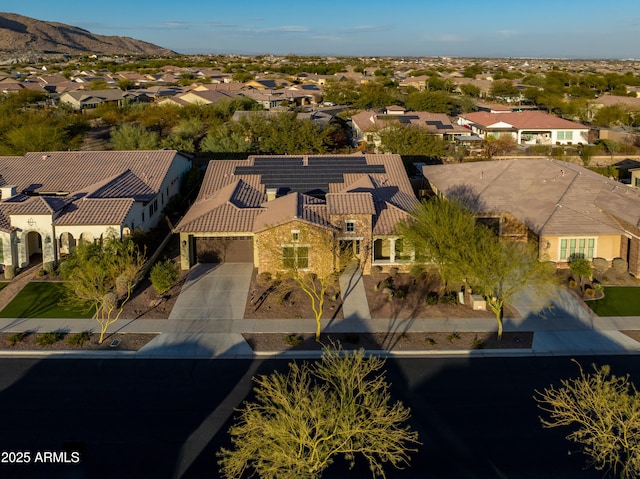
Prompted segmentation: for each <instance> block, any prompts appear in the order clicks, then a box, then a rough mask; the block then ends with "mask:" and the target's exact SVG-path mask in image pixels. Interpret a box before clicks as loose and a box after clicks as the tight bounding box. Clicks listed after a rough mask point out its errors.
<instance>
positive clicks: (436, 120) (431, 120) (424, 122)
mask: <svg viewBox="0 0 640 479" xmlns="http://www.w3.org/2000/svg"><path fill="white" fill-rule="evenodd" d="M387 110H389V108H387ZM390 111H393V110H390ZM351 121H352V122H353V123H354V125H356V126H357V127H358V128H359V129H360V130H361V131H364V132H366V131H379V130H380V128H385V127H389V126H391V125H392V124H400V125H413V126H419V127H422V128H425V129H427V130H428V131H429V132H431V133H433V134H439V135H442V134H450V135H452V134H456V133H458V134H460V133H465V134H468V133H469V130H467V129H466V128H464V127H463V126H460V125H456V124H455V123H452V122H451V120H450V119H449V117H448V116H447V115H446V114H444V113H430V112H426V111H408V112H405V113H404V114H402V115H399V114H390V115H382V114H379V113H377V112H375V111H370V110H369V111H363V112H361V113H358V114H356V115H353V116H352V117H351Z"/></svg>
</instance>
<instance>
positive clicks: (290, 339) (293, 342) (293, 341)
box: [284, 334, 303, 346]
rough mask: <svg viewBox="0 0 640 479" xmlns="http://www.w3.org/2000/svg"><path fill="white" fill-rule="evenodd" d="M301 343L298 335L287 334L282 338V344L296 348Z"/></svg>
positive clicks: (300, 337)
mask: <svg viewBox="0 0 640 479" xmlns="http://www.w3.org/2000/svg"><path fill="white" fill-rule="evenodd" d="M302 341H303V339H302V336H300V335H299V334H289V335H288V336H287V337H285V338H284V342H285V343H287V344H288V345H289V346H297V345H298V344H302Z"/></svg>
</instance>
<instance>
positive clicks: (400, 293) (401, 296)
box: [394, 289, 407, 299]
mask: <svg viewBox="0 0 640 479" xmlns="http://www.w3.org/2000/svg"><path fill="white" fill-rule="evenodd" d="M394 296H395V297H396V298H398V299H404V298H406V297H407V292H406V291H405V290H404V289H398V290H396V292H395V294H394Z"/></svg>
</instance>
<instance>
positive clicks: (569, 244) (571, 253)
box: [560, 238, 596, 260]
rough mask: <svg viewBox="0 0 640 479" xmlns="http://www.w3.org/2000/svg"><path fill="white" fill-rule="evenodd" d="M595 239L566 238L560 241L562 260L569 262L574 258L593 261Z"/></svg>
mask: <svg viewBox="0 0 640 479" xmlns="http://www.w3.org/2000/svg"><path fill="white" fill-rule="evenodd" d="M595 246H596V240H595V238H566V239H561V240H560V259H561V260H569V259H571V258H572V257H575V256H579V257H581V258H586V259H593V256H594V254H595Z"/></svg>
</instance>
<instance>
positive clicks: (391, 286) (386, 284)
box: [380, 278, 393, 289]
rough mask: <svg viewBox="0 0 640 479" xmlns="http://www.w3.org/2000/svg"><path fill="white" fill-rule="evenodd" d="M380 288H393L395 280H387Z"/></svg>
mask: <svg viewBox="0 0 640 479" xmlns="http://www.w3.org/2000/svg"><path fill="white" fill-rule="evenodd" d="M380 286H381V287H382V289H384V288H393V278H387V279H385V280H384V281H383V282H382V284H381V285H380Z"/></svg>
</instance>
